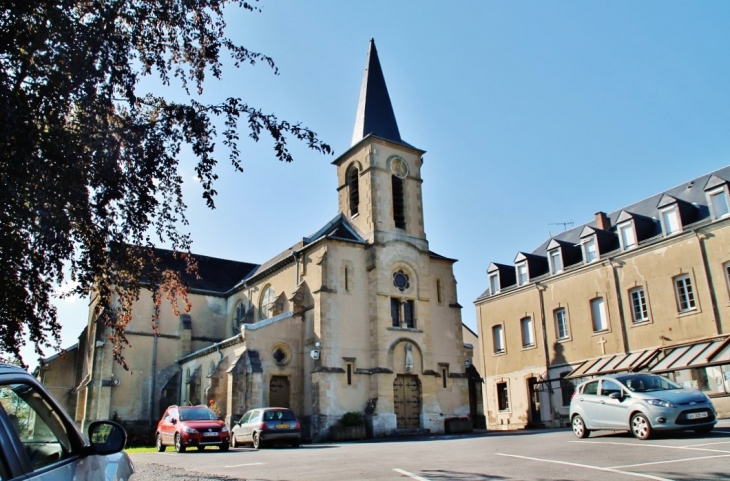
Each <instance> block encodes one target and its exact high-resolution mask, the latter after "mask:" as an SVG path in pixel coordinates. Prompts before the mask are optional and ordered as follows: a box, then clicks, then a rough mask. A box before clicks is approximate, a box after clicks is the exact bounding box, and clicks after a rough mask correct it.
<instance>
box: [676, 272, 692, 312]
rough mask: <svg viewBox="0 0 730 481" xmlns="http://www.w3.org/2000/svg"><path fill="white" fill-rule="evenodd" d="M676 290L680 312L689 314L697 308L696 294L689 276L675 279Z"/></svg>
mask: <svg viewBox="0 0 730 481" xmlns="http://www.w3.org/2000/svg"><path fill="white" fill-rule="evenodd" d="M674 289H675V293H676V295H677V308H678V309H679V312H687V311H691V310H693V309H696V308H697V305H696V304H695V293H694V290H693V289H692V280H691V279H690V278H689V275H687V274H684V275H681V276H677V277H675V278H674Z"/></svg>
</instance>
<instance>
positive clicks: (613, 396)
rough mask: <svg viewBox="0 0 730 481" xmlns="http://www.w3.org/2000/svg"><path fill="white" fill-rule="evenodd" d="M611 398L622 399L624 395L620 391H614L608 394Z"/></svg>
mask: <svg viewBox="0 0 730 481" xmlns="http://www.w3.org/2000/svg"><path fill="white" fill-rule="evenodd" d="M608 397H610V398H611V399H621V398H622V397H623V395H622V394H621V393H620V392H612V393H611V394H609V395H608Z"/></svg>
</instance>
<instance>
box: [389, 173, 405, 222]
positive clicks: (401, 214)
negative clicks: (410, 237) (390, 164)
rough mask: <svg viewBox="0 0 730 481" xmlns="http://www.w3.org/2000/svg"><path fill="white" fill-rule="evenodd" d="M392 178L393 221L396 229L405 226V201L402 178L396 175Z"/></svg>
mask: <svg viewBox="0 0 730 481" xmlns="http://www.w3.org/2000/svg"><path fill="white" fill-rule="evenodd" d="M391 178H392V186H393V221H395V227H396V228H398V229H405V228H406V202H405V188H404V180H403V179H401V178H399V177H396V176H395V175H394V176H392V177H391Z"/></svg>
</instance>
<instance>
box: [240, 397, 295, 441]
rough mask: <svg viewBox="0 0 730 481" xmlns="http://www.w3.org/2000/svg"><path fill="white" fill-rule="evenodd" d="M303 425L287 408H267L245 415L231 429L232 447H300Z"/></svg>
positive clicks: (254, 410) (253, 410)
mask: <svg viewBox="0 0 730 481" xmlns="http://www.w3.org/2000/svg"><path fill="white" fill-rule="evenodd" d="M301 439H302V425H301V424H300V423H299V420H297V417H296V416H295V415H294V413H293V412H292V411H291V410H289V409H286V408H274V407H265V408H258V409H252V410H250V411H248V412H247V413H246V414H244V415H243V416H242V417H241V419H239V420H238V422H236V423H235V424H234V425H233V428H232V429H231V445H232V446H233V447H236V446H240V445H242V444H251V445H253V448H254V449H260V448H263V447H264V446H266V445H268V444H289V445H291V446H294V447H295V448H298V447H299V443H300V442H301Z"/></svg>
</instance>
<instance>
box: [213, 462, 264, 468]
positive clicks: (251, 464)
mask: <svg viewBox="0 0 730 481" xmlns="http://www.w3.org/2000/svg"><path fill="white" fill-rule="evenodd" d="M258 464H265V463H246V464H234V465H232V466H223V467H224V468H240V467H241V466H256V465H258Z"/></svg>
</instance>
